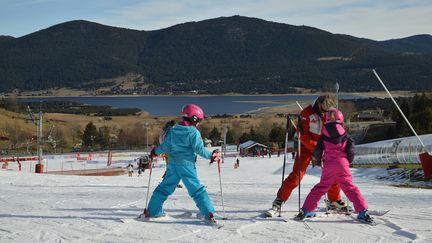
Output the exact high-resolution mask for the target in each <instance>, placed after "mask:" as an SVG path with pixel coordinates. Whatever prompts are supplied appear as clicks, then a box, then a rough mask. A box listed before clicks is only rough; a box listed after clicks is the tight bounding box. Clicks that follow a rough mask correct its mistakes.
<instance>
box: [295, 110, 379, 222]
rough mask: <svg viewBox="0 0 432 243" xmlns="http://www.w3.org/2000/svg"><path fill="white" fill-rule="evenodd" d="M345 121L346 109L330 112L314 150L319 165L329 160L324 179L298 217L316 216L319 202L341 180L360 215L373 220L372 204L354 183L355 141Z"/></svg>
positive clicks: (359, 216) (310, 195)
mask: <svg viewBox="0 0 432 243" xmlns="http://www.w3.org/2000/svg"><path fill="white" fill-rule="evenodd" d="M343 122H344V117H343V114H342V112H340V111H339V110H337V109H335V108H333V109H330V110H329V111H327V113H326V121H325V127H324V128H323V132H322V135H321V137H320V138H319V140H318V144H317V146H316V147H315V151H314V155H315V158H316V161H313V163H314V162H315V163H317V165H318V166H322V164H321V161H322V159H324V161H325V162H324V164H323V166H322V167H323V168H322V174H321V180H320V182H319V183H318V184H316V185H315V186H314V187H313V188H312V190H311V191H310V193H309V195H308V196H307V197H306V200H305V202H304V204H303V207H302V210H301V212H300V213H299V215H298V216H297V218H298V219H303V218H305V217H315V216H316V213H315V212H314V210H315V209H316V208H317V206H318V201H319V200H320V199H321V197H322V196H323V195H324V194H325V193H326V192H327V190H328V189H329V188H330V187H331V185H332V184H333V183H334V182H337V183H338V184H339V185H340V187H341V188H342V191H343V192H344V193H345V195H346V196H347V197H348V199H349V200H350V201H352V202H353V204H354V209H355V211H356V212H357V213H358V216H357V218H358V219H361V220H364V221H366V222H370V221H371V220H372V219H371V218H370V216H369V215H368V213H367V208H368V205H367V203H366V201H365V199H364V198H363V196H362V194H361V192H360V190H359V189H358V188H357V187H356V186H355V185H354V184H353V182H352V175H351V172H350V169H349V168H350V164H351V163H352V161H353V160H354V141H353V140H352V139H351V137H350V136H349V135H348V134H347V133H346V131H345V129H344V127H343V125H342V124H343ZM315 163H314V166H315Z"/></svg>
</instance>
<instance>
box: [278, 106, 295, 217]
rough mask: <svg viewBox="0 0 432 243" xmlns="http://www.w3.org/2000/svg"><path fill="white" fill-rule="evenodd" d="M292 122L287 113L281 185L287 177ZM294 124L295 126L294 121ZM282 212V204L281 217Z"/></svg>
mask: <svg viewBox="0 0 432 243" xmlns="http://www.w3.org/2000/svg"><path fill="white" fill-rule="evenodd" d="M290 121H291V122H292V120H291V118H290V117H289V114H288V115H287V123H286V132H285V148H284V159H283V166H282V183H281V187H282V186H283V182H284V179H285V165H286V156H287V150H288V136H289V128H290V126H289V124H290V123H289V122H290ZM293 125H294V126H295V124H294V122H293ZM281 213H282V204H281V207H280V208H279V217H282V215H281Z"/></svg>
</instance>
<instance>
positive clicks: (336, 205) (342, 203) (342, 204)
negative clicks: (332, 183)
mask: <svg viewBox="0 0 432 243" xmlns="http://www.w3.org/2000/svg"><path fill="white" fill-rule="evenodd" d="M347 207H348V204H347V203H346V202H345V201H342V200H338V201H333V202H330V209H335V210H341V209H344V208H347Z"/></svg>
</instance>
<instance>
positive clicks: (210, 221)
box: [206, 213, 223, 229]
mask: <svg viewBox="0 0 432 243" xmlns="http://www.w3.org/2000/svg"><path fill="white" fill-rule="evenodd" d="M206 220H207V224H208V225H210V226H213V227H215V228H218V229H220V228H222V227H223V225H222V224H220V223H218V222H217V221H216V219H215V217H214V214H213V213H209V215H208V217H207V219H206Z"/></svg>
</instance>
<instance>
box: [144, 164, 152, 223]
mask: <svg viewBox="0 0 432 243" xmlns="http://www.w3.org/2000/svg"><path fill="white" fill-rule="evenodd" d="M149 166H150V174H149V179H148V186H147V195H146V200H145V208H144V216H147V206H148V197H149V193H150V182H151V175H152V171H153V158H152V157H150V163H149Z"/></svg>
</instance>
